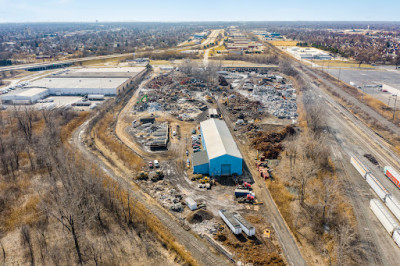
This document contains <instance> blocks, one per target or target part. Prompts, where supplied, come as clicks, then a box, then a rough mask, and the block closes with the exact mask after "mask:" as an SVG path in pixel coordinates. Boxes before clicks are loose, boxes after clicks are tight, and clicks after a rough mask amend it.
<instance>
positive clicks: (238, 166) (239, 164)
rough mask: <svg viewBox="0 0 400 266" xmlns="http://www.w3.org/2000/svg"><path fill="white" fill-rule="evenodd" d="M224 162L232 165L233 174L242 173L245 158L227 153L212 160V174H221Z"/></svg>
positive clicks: (210, 172) (210, 171)
mask: <svg viewBox="0 0 400 266" xmlns="http://www.w3.org/2000/svg"><path fill="white" fill-rule="evenodd" d="M223 164H229V165H230V166H231V174H237V175H242V173H243V172H242V168H243V159H240V158H237V157H233V156H230V155H227V154H226V155H222V156H219V157H216V158H213V159H211V160H210V170H209V174H210V176H220V175H221V168H222V165H223Z"/></svg>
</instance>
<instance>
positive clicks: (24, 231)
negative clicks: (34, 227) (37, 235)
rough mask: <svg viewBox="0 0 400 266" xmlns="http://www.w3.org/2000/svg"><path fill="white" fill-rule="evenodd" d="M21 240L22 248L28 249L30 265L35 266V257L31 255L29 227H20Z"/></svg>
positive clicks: (31, 245) (31, 246)
mask: <svg viewBox="0 0 400 266" xmlns="http://www.w3.org/2000/svg"><path fill="white" fill-rule="evenodd" d="M21 240H22V243H23V244H24V246H25V247H26V248H27V249H28V253H29V257H30V263H31V265H35V256H34V254H33V244H32V238H31V232H30V229H29V226H27V225H23V226H22V227H21Z"/></svg>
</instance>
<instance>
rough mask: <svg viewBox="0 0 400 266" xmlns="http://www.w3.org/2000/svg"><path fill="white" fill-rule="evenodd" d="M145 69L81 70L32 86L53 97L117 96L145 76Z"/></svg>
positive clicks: (44, 79)
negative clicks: (133, 81) (135, 80)
mask: <svg viewBox="0 0 400 266" xmlns="http://www.w3.org/2000/svg"><path fill="white" fill-rule="evenodd" d="M145 70H146V68H144V67H119V68H81V69H74V70H67V71H65V72H63V73H60V74H56V75H53V76H51V77H46V78H43V79H40V80H36V81H34V82H32V86H35V87H41V88H46V89H49V92H50V94H51V95H86V94H101V95H109V96H113V95H117V94H119V93H120V92H122V91H123V90H125V89H127V88H128V86H129V85H130V84H131V83H132V80H133V79H134V78H136V77H137V76H139V75H141V74H143V73H144V72H145Z"/></svg>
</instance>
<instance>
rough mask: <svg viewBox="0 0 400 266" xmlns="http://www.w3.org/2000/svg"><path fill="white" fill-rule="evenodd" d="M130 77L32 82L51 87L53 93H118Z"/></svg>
mask: <svg viewBox="0 0 400 266" xmlns="http://www.w3.org/2000/svg"><path fill="white" fill-rule="evenodd" d="M128 81H129V78H44V79H41V80H38V81H35V82H32V84H33V85H34V86H35V87H42V88H47V89H49V92H50V94H51V95H84V94H102V95H117V94H118V92H119V91H120V90H122V89H123V86H124V85H125V84H126V83H127V82H128Z"/></svg>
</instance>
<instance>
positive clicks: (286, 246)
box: [217, 101, 306, 266]
mask: <svg viewBox="0 0 400 266" xmlns="http://www.w3.org/2000/svg"><path fill="white" fill-rule="evenodd" d="M217 103H218V107H219V109H220V110H221V113H222V115H223V117H224V119H225V120H227V121H226V122H227V125H228V127H229V129H230V131H231V134H232V136H233V137H234V138H235V140H236V144H237V145H238V147H239V150H240V152H241V154H242V156H243V160H244V162H245V164H246V165H247V168H248V169H249V171H250V172H251V174H252V176H253V180H254V182H255V186H253V188H254V192H255V194H256V196H257V198H258V199H260V201H262V202H263V203H264V204H263V205H261V206H260V212H261V213H262V215H263V216H264V218H265V219H266V220H267V221H268V222H270V223H271V225H272V227H273V228H274V231H275V233H276V236H277V238H278V240H279V243H280V246H281V247H282V249H283V253H284V254H285V257H286V259H287V261H288V263H289V264H290V265H296V266H297V265H306V262H305V260H304V258H303V256H302V254H301V252H300V250H299V248H298V246H297V243H296V241H295V240H294V237H293V235H292V233H291V232H290V229H289V227H288V225H287V224H286V222H285V220H284V218H283V217H282V215H281V213H280V212H279V209H278V207H277V206H276V204H275V201H274V200H273V198H272V196H271V194H270V193H269V191H268V189H267V187H266V185H265V183H264V180H263V179H262V178H261V177H260V175H259V174H258V172H257V171H256V170H255V168H254V167H253V164H254V159H253V158H250V153H249V151H248V147H249V145H248V144H246V143H245V141H243V140H240V139H238V138H237V137H236V136H235V134H234V131H233V129H232V125H233V122H232V121H230V119H229V114H228V113H227V111H226V109H225V108H224V106H223V105H222V104H220V103H219V101H217Z"/></svg>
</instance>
